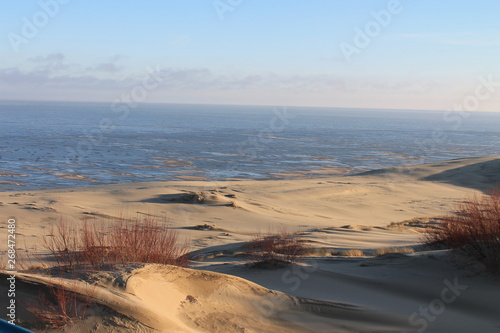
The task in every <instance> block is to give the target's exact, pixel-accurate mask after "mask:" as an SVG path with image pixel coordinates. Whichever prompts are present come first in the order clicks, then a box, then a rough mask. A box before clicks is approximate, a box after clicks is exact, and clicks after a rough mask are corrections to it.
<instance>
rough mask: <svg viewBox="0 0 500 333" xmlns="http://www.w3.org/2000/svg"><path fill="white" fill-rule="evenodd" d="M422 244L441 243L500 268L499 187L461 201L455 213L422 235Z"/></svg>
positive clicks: (490, 265) (493, 268)
mask: <svg viewBox="0 0 500 333" xmlns="http://www.w3.org/2000/svg"><path fill="white" fill-rule="evenodd" d="M423 241H424V242H425V243H440V244H444V245H445V246H448V247H450V248H451V249H453V250H454V251H457V252H462V253H465V254H466V255H470V256H472V257H473V258H476V259H477V260H479V261H480V262H482V263H484V265H485V266H486V267H487V268H488V269H490V270H492V271H496V272H498V271H500V188H496V189H495V190H492V191H490V193H489V195H484V196H481V197H477V196H476V197H473V198H472V199H470V200H467V201H466V202H464V203H462V204H460V205H459V206H458V207H457V210H456V213H455V214H454V215H451V216H448V217H446V218H445V219H444V220H443V222H442V223H441V225H440V226H439V227H437V228H432V229H429V230H428V231H427V232H426V233H425V234H424V239H423Z"/></svg>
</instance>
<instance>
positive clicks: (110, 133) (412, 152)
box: [0, 101, 500, 191]
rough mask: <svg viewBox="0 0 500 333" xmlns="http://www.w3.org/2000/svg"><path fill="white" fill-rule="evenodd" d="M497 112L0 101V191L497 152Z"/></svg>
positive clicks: (286, 173) (263, 175)
mask: <svg viewBox="0 0 500 333" xmlns="http://www.w3.org/2000/svg"><path fill="white" fill-rule="evenodd" d="M499 125H500V113H488V112H475V111H470V112H466V111H462V112H459V111H423V110H381V109H347V108H313V107H287V106H234V105H190V104H125V103H122V104H113V103H84V102H35V101H0V191H25V190H37V189H57V188H68V187H80V186H88V185H104V184H119V183H131V182H145V181H165V180H214V181H226V180H234V179H256V180H259V179H294V178H307V177H329V176H332V175H351V174H355V173H360V172H364V171H369V170H374V169H380V168H385V167H397V166H407V165H412V164H418V163H430V162H438V161H444V160H450V159H456V158H464V157H475V156H485V155H498V154H499V153H498V149H499V147H500V126H499Z"/></svg>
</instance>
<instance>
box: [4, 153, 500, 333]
mask: <svg viewBox="0 0 500 333" xmlns="http://www.w3.org/2000/svg"><path fill="white" fill-rule="evenodd" d="M499 182H500V157H483V158H471V159H461V160H453V161H447V162H442V163H434V164H428V165H418V166H411V167H404V168H392V169H384V170H379V171H372V172H368V173H364V174H360V175H356V176H349V177H334V178H319V179H300V180H280V181H231V182H219V183H214V182H197V181H182V182H181V181H179V182H165V183H158V182H155V183H136V184H122V185H112V186H91V187H86V188H74V189H61V190H44V191H29V192H3V193H0V202H1V204H0V215H1V216H3V217H5V218H7V217H9V216H13V217H15V219H16V221H17V222H16V223H17V232H18V233H19V236H18V248H26V249H28V250H29V253H31V254H33V253H35V252H43V249H42V248H41V246H40V245H39V244H40V237H41V236H42V235H44V234H47V232H48V230H49V226H50V225H51V224H52V223H53V222H54V221H57V219H59V218H61V217H63V218H64V219H65V220H67V221H68V222H70V223H74V225H76V226H79V225H81V224H82V220H83V219H89V218H90V219H97V220H100V219H105V218H107V217H110V216H111V217H113V216H120V215H125V216H135V215H136V214H148V215H152V216H157V217H165V218H166V219H167V220H168V224H170V225H171V226H173V227H175V228H177V229H178V231H179V233H180V234H181V236H182V237H187V238H188V239H189V240H190V243H191V250H192V251H193V254H194V255H196V256H198V257H205V258H212V257H213V256H214V254H215V255H219V256H217V257H215V258H213V259H210V260H205V261H201V262H196V263H193V265H194V268H196V269H198V270H199V271H196V270H188V269H180V268H173V267H163V266H156V265H148V266H145V267H143V268H137V269H136V270H134V271H133V272H132V273H127V274H129V275H127V276H128V279H127V280H126V284H125V286H124V287H123V288H121V289H120V288H117V287H116V285H113V284H108V285H103V286H104V288H102V289H99V290H100V291H99V293H98V294H99V296H98V297H97V298H98V299H99V300H100V303H101V304H102V306H105V308H106V309H108V310H109V311H111V312H109V313H108V314H107V316H101V317H102V318H105V319H102V318H101V321H100V322H99V323H98V324H95V325H94V326H93V327H101V329H102V330H103V331H104V328H103V327H115V326H116V327H119V326H120V325H119V324H116V322H121V323H122V324H123V325H122V328H121V329H122V331H133V330H132V328H131V327H135V329H136V331H141V330H142V331H144V332H146V331H148V330H151V329H154V330H158V331H164V332H223V331H224V332H266V331H269V332H271V331H274V332H309V331H310V332H362V331H367V332H368V331H370V332H400V331H417V330H418V329H419V328H423V327H424V325H427V326H428V327H427V326H426V332H470V331H472V330H473V329H474V328H476V330H475V331H481V332H500V320H499V319H497V317H498V316H497V313H498V312H497V311H498V310H497V309H498V305H500V303H499V301H497V300H498V299H500V298H499V296H500V288H499V284H498V281H495V279H494V278H491V277H489V276H488V275H486V274H485V273H484V272H482V270H481V267H476V266H470V265H468V264H467V263H465V264H464V265H462V266H467V267H465V268H464V267H460V268H457V265H456V264H454V263H451V262H450V258H449V257H448V256H447V255H446V253H444V254H443V252H438V253H428V252H422V251H421V249H420V248H419V247H417V245H418V243H419V234H418V228H407V227H404V228H387V226H388V225H389V224H390V223H391V222H400V221H404V220H409V219H412V218H416V217H419V218H425V217H437V216H442V215H444V214H447V213H449V212H450V211H451V210H452V209H453V207H454V205H455V204H456V203H457V202H459V201H460V200H462V199H463V198H464V197H466V196H469V195H473V194H479V193H481V192H482V191H484V190H485V189H486V188H487V187H489V186H491V185H493V184H495V183H499ZM215 189H216V191H214V190H215ZM193 193H195V194H193ZM200 224H209V225H215V229H213V230H196V229H193V227H194V226H196V225H200ZM277 226H287V227H288V228H289V229H291V230H296V231H298V232H300V233H301V237H302V238H303V239H305V240H307V241H308V243H309V244H310V246H312V247H316V248H322V249H325V250H326V252H324V253H323V254H322V257H310V258H308V259H307V260H305V262H303V263H301V264H300V265H296V266H292V267H289V268H286V269H279V270H271V271H261V270H255V269H249V268H247V267H246V266H245V265H244V263H243V262H242V261H241V259H239V258H238V257H235V256H233V255H230V254H232V253H237V252H238V251H239V250H241V246H242V244H243V243H244V242H245V241H248V240H249V239H251V237H252V236H253V235H254V234H255V233H256V232H259V231H261V232H266V231H267V230H268V229H270V228H271V229H273V228H274V229H275V230H276V228H277ZM346 226H349V227H346ZM1 228H3V229H4V230H6V229H5V226H1ZM5 238H6V233H2V234H1V235H0V242H2V243H4V244H5V243H6V241H5ZM389 246H405V247H414V248H415V250H416V253H414V254H411V255H387V256H383V257H373V253H374V251H375V250H376V249H378V248H383V247H389ZM347 249H361V250H363V251H364V252H365V254H366V255H367V256H366V257H361V258H345V257H344V258H339V257H336V256H331V255H330V253H331V251H338V250H347ZM23 253H24V251H22V250H21V251H19V254H20V255H23ZM208 254H212V255H211V256H207V255H208ZM220 254H225V255H224V256H220ZM2 260H3V259H2ZM22 264H23V263H21V265H22ZM32 264H33V265H34V264H36V263H30V262H28V261H27V260H25V261H24V265H22V266H24V267H27V266H29V265H32ZM21 268H22V267H21ZM202 270H205V271H202ZM129 271H130V270H129ZM206 271H214V272H219V273H224V274H229V275H233V276H228V275H221V274H216V273H209V272H206ZM116 274H118V273H116ZM120 274H122V275H123V274H125V273H124V272H121V273H120ZM234 276H240V277H242V278H243V279H245V280H243V279H240V278H236V277H234ZM25 278H26V279H28V278H29V279H35V280H37V281H38V283H42V284H45V283H49V282H50V283H52V282H54V281H52V282H51V281H49V280H50V279H49V280H45V281H42V280H43V279H42V277H40V276H36V275H35V276H33V275H32V276H27V275H26V276H25ZM114 278H116V277H114ZM455 279H458V281H460V283H462V281H465V282H463V283H464V285H467V287H468V288H467V290H465V291H464V292H463V293H461V295H460V296H459V297H457V298H456V301H454V302H451V303H450V304H448V303H447V304H446V306H445V309H444V310H443V311H442V313H439V315H438V316H430V317H428V318H427V319H425V317H422V315H421V314H418V311H420V308H421V307H424V309H425V307H426V306H428V305H429V304H430V303H431V302H433V301H434V300H435V299H438V300H439V299H440V297H441V296H440V295H441V292H442V290H443V289H444V288H446V284H444V281H445V280H446V281H451V282H453V281H455ZM248 281H253V282H255V283H257V284H258V285H255V284H253V283H251V282H248ZM259 285H261V286H263V287H261V286H259ZM66 286H67V284H66ZM67 287H68V286H67ZM30 288H33V285H31V286H30ZM71 288H77V287H76V286H72V287H71ZM266 288H269V289H272V290H279V291H282V292H284V293H286V294H281V293H276V292H271V291H269V290H268V289H266ZM35 289H36V288H35ZM77 289H78V288H77ZM29 290H31V289H29ZM34 291H35V290H34V289H33V292H34ZM30 292H31V291H27V292H26V295H25V296H26V297H27V295H28V294H30ZM2 293H3V290H2ZM188 295H190V296H192V297H193V298H190V297H188ZM436 304H437V305H439V303H436V302H434V305H436ZM437 310H440V309H437ZM415 311H416V312H417V315H416V316H414V317H413V321H412V323H413V325H411V324H412V323H410V321H409V318H412V317H411V316H412V314H414V313H415ZM117 314H122V315H123V316H125V317H123V318H121V317H120V316H119V315H117ZM97 317H99V316H94V317H93V318H94V319H88V321H91V322H92V323H95V320H97V319H96V318H97ZM422 318H424V319H422ZM431 319H432V320H431ZM92 320H94V321H92ZM140 323H142V324H140ZM87 324H88V323H87ZM87 324H85V325H87ZM82 325H83V324H82ZM106 325H111V326H106ZM148 327H149V328H148ZM94 331H99V329H94Z"/></svg>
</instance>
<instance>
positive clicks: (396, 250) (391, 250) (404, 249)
mask: <svg viewBox="0 0 500 333" xmlns="http://www.w3.org/2000/svg"><path fill="white" fill-rule="evenodd" d="M413 252H414V251H413V249H412V248H409V247H384V248H381V249H377V250H375V255H376V256H382V255H384V254H390V253H413Z"/></svg>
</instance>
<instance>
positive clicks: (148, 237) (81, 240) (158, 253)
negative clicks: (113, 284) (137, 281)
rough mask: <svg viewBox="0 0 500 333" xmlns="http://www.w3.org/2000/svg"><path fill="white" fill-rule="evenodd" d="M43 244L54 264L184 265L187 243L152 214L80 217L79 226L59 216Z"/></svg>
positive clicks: (94, 265) (185, 263)
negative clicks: (77, 227) (143, 215)
mask: <svg viewBox="0 0 500 333" xmlns="http://www.w3.org/2000/svg"><path fill="white" fill-rule="evenodd" d="M44 246H45V247H46V248H47V249H48V250H49V251H50V253H51V254H52V255H53V256H54V258H55V259H56V261H57V263H58V264H65V265H68V266H70V267H73V266H74V265H75V264H76V263H81V264H90V265H91V266H93V267H94V268H101V267H103V265H109V264H116V263H129V262H139V263H158V264H170V265H176V266H182V267H186V266H187V265H188V261H189V258H188V257H187V255H186V254H187V252H188V249H189V245H188V244H187V242H186V243H181V242H180V241H179V237H178V235H177V232H176V231H175V230H173V229H170V228H167V227H166V226H165V225H164V224H163V223H160V222H159V221H158V220H157V219H154V218H135V219H133V220H127V219H118V220H116V221H99V220H96V221H92V222H90V221H84V223H83V228H82V230H81V231H80V230H76V228H70V227H69V226H68V225H67V224H66V223H65V222H64V221H63V220H61V221H60V222H59V223H58V224H57V225H56V226H55V227H54V228H53V231H52V235H50V237H49V236H48V237H46V238H44Z"/></svg>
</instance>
